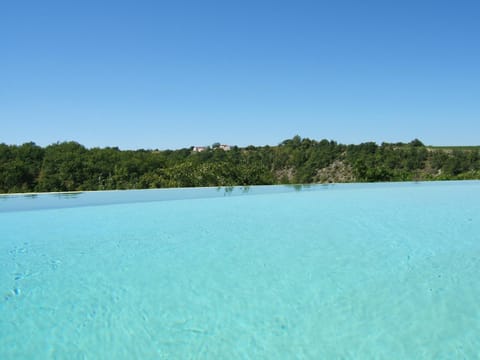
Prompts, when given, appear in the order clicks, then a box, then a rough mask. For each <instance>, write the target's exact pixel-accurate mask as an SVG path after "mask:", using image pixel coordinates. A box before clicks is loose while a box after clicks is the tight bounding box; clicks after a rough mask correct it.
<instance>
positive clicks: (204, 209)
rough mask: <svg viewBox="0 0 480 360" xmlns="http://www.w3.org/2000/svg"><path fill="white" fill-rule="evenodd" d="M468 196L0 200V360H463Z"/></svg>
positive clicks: (475, 248) (441, 186)
mask: <svg viewBox="0 0 480 360" xmlns="http://www.w3.org/2000/svg"><path fill="white" fill-rule="evenodd" d="M479 274H480V182H475V181H472V182H441V183H416V184H415V183H404V184H365V185H359V184H351V185H328V186H310V187H251V188H227V189H211V188H210V189H209V188H206V189H183V190H148V191H126V192H125V191H124V192H104V193H77V194H69V195H65V194H63V195H62V194H56V195H51V194H50V195H38V196H33V195H32V196H28V197H25V196H3V197H0V359H32V358H35V359H51V358H55V359H132V358H139V359H153V358H158V359H339V358H342V359H349V358H351V359H372V358H377V359H413V358H416V359H475V358H479V357H480V281H479V278H480V276H479Z"/></svg>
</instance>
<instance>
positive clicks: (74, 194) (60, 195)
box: [51, 191, 83, 199]
mask: <svg viewBox="0 0 480 360" xmlns="http://www.w3.org/2000/svg"><path fill="white" fill-rule="evenodd" d="M81 194H83V192H81V191H77V192H68V193H67V192H65V193H56V194H51V195H52V196H54V197H56V198H58V199H76V198H78V197H79V196H80V195H81Z"/></svg>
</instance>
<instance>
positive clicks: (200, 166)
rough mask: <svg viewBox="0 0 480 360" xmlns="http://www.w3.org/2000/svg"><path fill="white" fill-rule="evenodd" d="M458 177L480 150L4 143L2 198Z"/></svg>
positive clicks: (476, 175) (416, 144)
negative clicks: (167, 147)
mask: <svg viewBox="0 0 480 360" xmlns="http://www.w3.org/2000/svg"><path fill="white" fill-rule="evenodd" d="M451 179H480V147H471V146H468V147H432V146H429V147H426V146H424V145H423V144H422V142H421V141H419V140H417V139H415V140H413V141H411V142H410V143H407V144H405V143H382V144H381V145H378V144H376V143H373V142H368V143H363V144H359V145H343V144H338V143H337V142H335V141H330V140H320V141H316V140H311V139H308V138H303V139H302V138H301V137H300V136H295V137H293V138H292V139H288V140H285V141H283V142H281V143H280V144H279V145H277V146H261V147H255V146H248V147H246V148H239V147H236V146H233V147H232V148H231V149H230V150H223V149H221V148H218V147H217V146H214V147H207V148H206V149H205V150H204V151H201V152H194V151H193V148H188V149H180V150H165V151H158V150H154V151H151V150H136V151H121V150H119V149H118V148H93V149H87V148H85V147H84V146H82V145H80V144H78V143H76V142H64V143H56V144H52V145H49V146H47V147H45V148H43V147H40V146H37V145H35V144H34V143H26V144H23V145H20V146H15V145H5V144H0V192H1V193H13V192H33V191H37V192H42V191H76V190H110V189H139V188H161V187H189V186H231V185H259V184H291V183H317V182H367V181H368V182H373V181H411V180H451Z"/></svg>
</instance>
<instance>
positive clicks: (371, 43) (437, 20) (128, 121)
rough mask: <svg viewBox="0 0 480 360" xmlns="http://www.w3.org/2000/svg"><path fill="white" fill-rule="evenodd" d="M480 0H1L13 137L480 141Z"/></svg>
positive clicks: (129, 143)
mask: <svg viewBox="0 0 480 360" xmlns="http://www.w3.org/2000/svg"><path fill="white" fill-rule="evenodd" d="M479 19H480V2H479V1H463V0H457V1H442V0H435V1H433V0H432V1H422V0H415V1H409V0H399V1H388V0H381V1H368V0H365V1H358V0H355V1H341V0H339V1H333V0H332V1H321V0H317V1H301V0H296V1H281V0H276V1H261V0H256V1H247V0H242V1H229V0H223V1H180V0H175V1H161V0H158V1H140V0H136V1H121V0H117V1H100V0H98V1H65V0H61V1H49V0H45V1H37V0H35V1H3V2H1V3H0V142H5V143H7V144H20V143H23V142H26V141H34V142H36V143H37V144H40V145H48V144H50V143H53V142H56V141H64V140H75V141H78V142H80V143H82V144H84V145H86V146H88V147H93V146H101V147H103V146H119V147H120V148H122V149H134V148H159V149H165V148H180V147H188V146H191V145H209V144H212V143H213V142H216V141H219V142H222V143H227V144H237V145H240V146H244V145H249V144H254V145H264V144H270V145H274V144H277V143H279V142H280V141H282V140H284V139H286V138H291V137H292V136H293V135H295V134H299V135H301V136H302V137H310V138H314V139H323V138H327V139H333V140H337V141H339V142H342V143H360V142H364V141H376V142H382V141H392V142H396V141H410V140H412V139H413V138H417V137H418V138H420V139H421V140H422V141H424V142H425V143H426V144H432V145H461V144H463V145H477V144H480V21H479Z"/></svg>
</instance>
